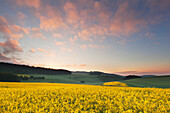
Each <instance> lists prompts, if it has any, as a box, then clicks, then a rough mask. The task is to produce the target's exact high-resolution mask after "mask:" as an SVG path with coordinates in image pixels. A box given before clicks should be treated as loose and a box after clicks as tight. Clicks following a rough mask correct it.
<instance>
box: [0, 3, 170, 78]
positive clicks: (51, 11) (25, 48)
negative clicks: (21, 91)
mask: <svg viewBox="0 0 170 113" xmlns="http://www.w3.org/2000/svg"><path fill="white" fill-rule="evenodd" d="M169 6H170V0H126V1H125V0H66V1H64V0H48V1H47V0H1V1H0V61H1V62H10V63H16V64H26V65H31V66H41V67H48V68H55V69H68V70H71V71H81V70H84V71H93V70H95V71H102V72H108V73H116V74H121V75H123V74H124V75H127V74H138V75H144V74H147V75H152V74H156V75H165V74H170V52H169V48H170V37H169V36H170V31H169V30H170V12H169V11H170V8H169Z"/></svg>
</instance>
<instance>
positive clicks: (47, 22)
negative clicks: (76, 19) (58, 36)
mask: <svg viewBox="0 0 170 113" xmlns="http://www.w3.org/2000/svg"><path fill="white" fill-rule="evenodd" d="M60 27H61V28H63V27H65V24H64V23H63V20H62V18H61V17H54V18H46V17H43V16H41V17H40V28H41V29H42V30H44V31H53V30H55V29H58V28H60Z"/></svg>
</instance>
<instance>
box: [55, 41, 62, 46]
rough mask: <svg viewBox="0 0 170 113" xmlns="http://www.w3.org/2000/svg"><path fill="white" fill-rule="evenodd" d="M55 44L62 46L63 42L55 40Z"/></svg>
mask: <svg viewBox="0 0 170 113" xmlns="http://www.w3.org/2000/svg"><path fill="white" fill-rule="evenodd" d="M55 44H56V45H59V46H62V45H63V44H64V43H63V42H56V43H55Z"/></svg>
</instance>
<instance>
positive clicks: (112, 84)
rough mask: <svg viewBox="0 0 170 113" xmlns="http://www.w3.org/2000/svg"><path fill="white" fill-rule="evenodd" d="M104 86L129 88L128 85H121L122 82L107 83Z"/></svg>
mask: <svg viewBox="0 0 170 113" xmlns="http://www.w3.org/2000/svg"><path fill="white" fill-rule="evenodd" d="M103 85H104V86H121V87H127V86H128V85H127V84H125V83H121V82H105V83H104V84H103Z"/></svg>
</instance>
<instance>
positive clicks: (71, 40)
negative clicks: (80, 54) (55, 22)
mask: <svg viewBox="0 0 170 113" xmlns="http://www.w3.org/2000/svg"><path fill="white" fill-rule="evenodd" d="M77 38H78V37H77V35H75V36H74V37H73V38H70V39H69V41H70V43H72V44H74V42H75V41H76V40H77Z"/></svg>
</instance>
